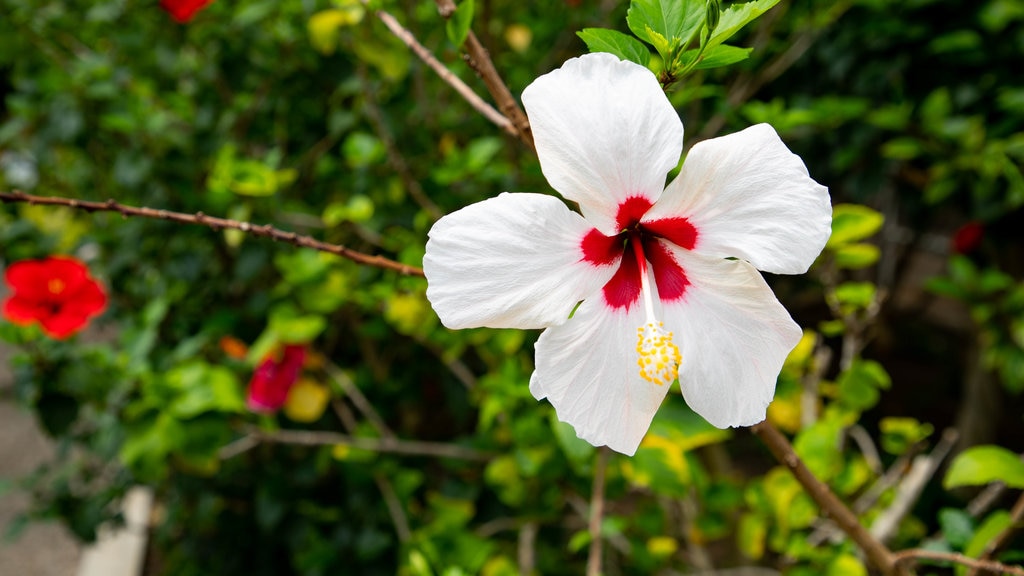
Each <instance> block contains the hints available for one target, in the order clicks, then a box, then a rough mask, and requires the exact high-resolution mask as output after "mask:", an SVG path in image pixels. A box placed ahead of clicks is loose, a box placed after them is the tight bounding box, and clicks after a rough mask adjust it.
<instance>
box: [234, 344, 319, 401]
mask: <svg viewBox="0 0 1024 576" xmlns="http://www.w3.org/2000/svg"><path fill="white" fill-rule="evenodd" d="M305 360H306V347H305V346H300V345H296V344H288V345H287V346H285V347H284V351H283V352H279V353H277V354H268V355H267V357H266V358H264V359H263V362H260V365H259V366H258V367H257V368H256V371H255V372H253V374H252V380H250V381H249V394H248V398H247V399H246V403H247V404H248V405H249V409H250V410H252V411H253V412H274V411H276V410H277V409H278V408H280V407H281V406H284V403H285V400H287V399H288V392H289V391H290V390H291V389H292V385H293V384H295V381H296V380H298V379H299V373H300V372H301V371H302V363H303V362H305Z"/></svg>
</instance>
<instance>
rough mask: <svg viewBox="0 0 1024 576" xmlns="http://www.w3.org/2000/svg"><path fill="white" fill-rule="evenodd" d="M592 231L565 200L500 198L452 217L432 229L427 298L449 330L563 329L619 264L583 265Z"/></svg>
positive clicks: (518, 196) (425, 261)
mask: <svg viewBox="0 0 1024 576" xmlns="http://www.w3.org/2000/svg"><path fill="white" fill-rule="evenodd" d="M591 230H593V227H592V226H591V225H590V224H588V223H587V221H586V220H584V219H583V217H582V216H580V215H579V214H577V213H575V212H572V211H571V210H569V209H568V208H566V206H565V204H563V203H562V201H561V200H559V199H558V198H555V197H553V196H545V195H543V194H525V193H518V194H509V193H505V194H501V195H499V196H497V197H495V198H490V199H488V200H484V201H483V202H478V203H476V204H472V205H470V206H466V207H465V208H463V209H461V210H458V211H456V212H453V213H451V214H449V215H447V216H445V217H444V218H441V219H440V220H438V221H437V222H436V223H435V224H434V227H433V228H431V229H430V234H429V236H430V239H429V240H428V241H427V252H426V255H425V256H424V257H423V271H424V273H425V274H426V276H427V299H428V300H430V303H431V305H432V306H433V307H434V311H436V312H437V315H438V317H440V318H441V322H442V323H443V324H444V325H445V326H447V327H448V328H453V329H458V328H475V327H480V326H488V327H490V328H544V327H546V326H552V325H556V324H561V323H563V322H565V321H566V319H567V318H568V317H569V313H570V312H572V309H573V307H574V306H576V304H577V303H578V302H579V301H580V300H583V299H584V298H586V297H588V296H590V295H592V294H594V293H595V292H597V291H598V290H600V288H601V286H603V285H604V284H605V283H606V282H607V281H608V279H609V278H611V277H612V275H613V274H614V273H615V268H616V266H615V265H617V264H618V263H617V262H615V263H612V264H611V265H606V266H596V265H594V264H591V263H588V262H584V261H583V252H582V248H581V242H582V239H583V237H584V236H585V235H586V234H587V232H589V231H591Z"/></svg>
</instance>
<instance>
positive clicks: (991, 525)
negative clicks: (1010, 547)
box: [956, 510, 1013, 576]
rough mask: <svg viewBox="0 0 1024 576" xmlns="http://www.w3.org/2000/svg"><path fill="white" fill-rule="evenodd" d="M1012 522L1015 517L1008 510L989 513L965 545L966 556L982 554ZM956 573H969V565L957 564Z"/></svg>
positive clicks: (960, 575) (971, 556)
mask: <svg viewBox="0 0 1024 576" xmlns="http://www.w3.org/2000/svg"><path fill="white" fill-rule="evenodd" d="M1011 524H1013V518H1012V517H1011V516H1010V513H1009V512H1007V511H1006V510H997V511H995V512H993V513H991V514H989V515H988V516H987V517H986V518H985V519H984V520H983V521H982V522H981V524H979V525H978V529H977V530H975V531H974V536H972V537H971V539H970V540H969V541H968V542H967V545H966V546H964V556H968V557H970V558H977V557H978V556H981V553H982V552H984V551H985V549H986V548H988V545H989V543H991V542H992V541H993V540H995V539H996V537H997V536H999V535H1000V534H1002V533H1003V531H1004V530H1006V529H1007V528H1009V527H1010V525H1011ZM956 573H957V576H966V574H967V573H968V571H967V567H966V566H957V567H956Z"/></svg>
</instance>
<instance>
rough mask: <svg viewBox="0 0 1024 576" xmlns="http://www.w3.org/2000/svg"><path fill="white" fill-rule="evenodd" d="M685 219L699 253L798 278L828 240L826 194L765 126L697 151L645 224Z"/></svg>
mask: <svg viewBox="0 0 1024 576" xmlns="http://www.w3.org/2000/svg"><path fill="white" fill-rule="evenodd" d="M673 216H674V217H679V216H682V217H686V218H687V219H689V221H690V223H691V224H693V225H694V226H695V227H696V228H697V244H696V246H695V247H694V250H696V251H698V252H700V253H701V254H704V255H707V256H720V257H738V258H743V259H744V260H747V261H748V262H750V263H751V264H753V265H754V266H756V267H757V268H758V269H760V270H764V271H766V272H772V273H776V274H801V273H803V272H806V271H807V268H808V267H809V266H810V265H811V264H812V263H813V262H814V259H815V258H817V256H818V254H819V253H820V252H821V249H822V248H823V247H824V246H825V241H826V240H828V237H829V234H831V226H832V205H831V203H830V200H829V195H828V189H827V188H825V187H824V186H822V185H820V184H818V183H817V182H815V181H814V180H812V179H811V177H810V176H809V175H808V174H807V168H806V167H805V166H804V163H803V161H802V160H801V159H800V157H799V156H797V155H796V154H793V153H792V152H790V151H789V149H788V148H786V145H785V144H783V143H782V140H780V139H779V136H778V134H776V133H775V130H774V129H773V128H772V127H771V126H769V125H767V124H758V125H756V126H751V127H750V128H747V129H746V130H743V131H742V132H737V133H735V134H730V135H728V136H723V137H721V138H714V139H711V140H705V141H704V142H700V143H698V144H697V145H695V146H694V147H693V148H692V149H691V150H690V152H689V153H688V154H687V156H686V160H685V161H684V162H683V168H682V171H681V172H680V173H679V176H678V177H677V178H676V179H675V180H674V181H673V182H672V183H671V184H669V186H668V188H667V189H666V190H665V193H664V195H662V197H661V200H659V201H658V203H657V204H656V205H655V206H654V207H653V208H651V210H650V211H649V212H648V213H647V215H646V216H645V217H644V220H655V219H658V218H666V217H673Z"/></svg>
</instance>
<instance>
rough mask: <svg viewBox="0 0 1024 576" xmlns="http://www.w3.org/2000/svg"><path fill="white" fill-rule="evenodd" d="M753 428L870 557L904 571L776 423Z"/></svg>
mask: <svg viewBox="0 0 1024 576" xmlns="http://www.w3.org/2000/svg"><path fill="white" fill-rule="evenodd" d="M750 430H751V431H752V432H753V433H754V434H756V435H757V436H758V437H759V438H760V439H761V441H763V442H764V443H765V445H766V446H767V447H768V450H770V451H771V453H772V455H774V456H775V459H776V460H778V461H779V462H780V463H781V464H783V465H784V466H786V467H787V468H789V471H790V472H791V473H792V474H793V476H794V477H795V478H796V479H797V481H798V482H800V484H801V485H802V486H803V487H804V490H806V491H807V494H808V495H809V496H810V497H811V498H813V499H814V501H815V502H817V503H818V506H820V507H821V509H822V511H823V512H825V513H826V514H828V515H829V516H831V517H832V519H833V520H834V521H835V523H836V524H837V525H838V526H839V528H841V529H842V531H843V532H845V533H846V534H847V535H848V536H849V537H850V538H851V539H852V540H853V541H854V542H855V543H856V544H857V546H859V547H860V549H861V550H863V551H864V554H865V555H866V556H867V558H868V561H870V562H871V563H872V564H873V565H874V566H875V567H876V568H878V569H879V570H881V571H882V573H884V574H886V575H887V576H889V575H897V574H900V575H901V574H904V573H905V572H904V571H903V570H902V569H901V568H900V567H899V566H897V564H896V557H895V556H894V555H893V553H892V551H891V550H889V549H888V548H886V546H885V545H884V544H882V543H881V542H879V541H878V540H877V539H875V537H874V536H872V535H871V533H870V532H868V531H867V529H866V528H864V525H863V524H861V523H860V521H859V520H858V519H857V516H855V515H854V513H853V512H851V511H850V509H849V508H847V507H846V505H845V504H843V503H842V501H840V500H839V498H837V497H836V495H835V494H833V493H832V490H831V489H829V487H828V486H827V485H825V484H824V483H823V482H822V481H821V480H818V478H817V477H815V476H814V474H812V473H811V471H810V470H808V469H807V466H806V465H805V464H804V463H803V460H801V459H800V457H799V456H797V454H796V452H795V451H794V450H793V446H792V445H791V444H790V443H789V440H787V439H786V437H785V436H783V435H782V433H781V432H779V430H778V429H777V428H775V426H773V425H772V424H771V423H770V422H768V421H767V420H765V421H764V422H761V423H760V424H755V425H754V426H752V427H751V428H750Z"/></svg>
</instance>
